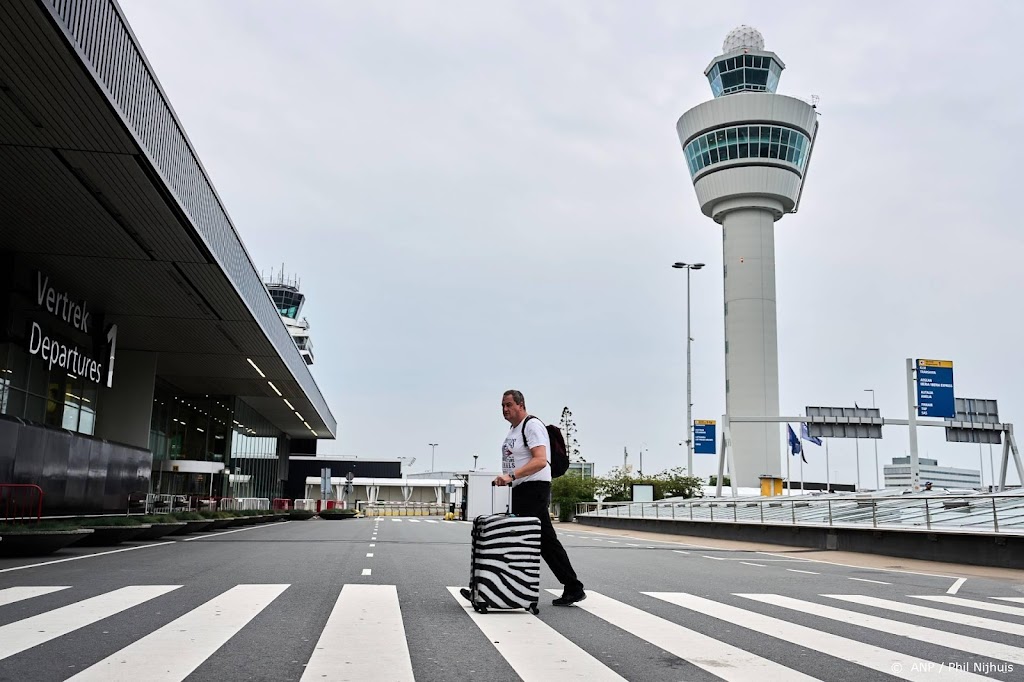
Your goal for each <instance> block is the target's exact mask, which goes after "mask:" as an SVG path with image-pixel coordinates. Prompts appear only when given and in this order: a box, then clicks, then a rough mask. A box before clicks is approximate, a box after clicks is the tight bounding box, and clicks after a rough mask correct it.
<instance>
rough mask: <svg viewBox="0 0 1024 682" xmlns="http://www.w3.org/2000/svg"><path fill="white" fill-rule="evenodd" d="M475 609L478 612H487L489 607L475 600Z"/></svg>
mask: <svg viewBox="0 0 1024 682" xmlns="http://www.w3.org/2000/svg"><path fill="white" fill-rule="evenodd" d="M473 610H474V611H476V612H477V613H487V607H486V606H484V605H483V604H477V603H475V602H474V604H473Z"/></svg>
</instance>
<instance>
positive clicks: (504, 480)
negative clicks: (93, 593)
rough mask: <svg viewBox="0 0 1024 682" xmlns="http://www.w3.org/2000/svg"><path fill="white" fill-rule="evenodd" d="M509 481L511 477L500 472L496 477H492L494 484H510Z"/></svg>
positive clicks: (510, 481)
mask: <svg viewBox="0 0 1024 682" xmlns="http://www.w3.org/2000/svg"><path fill="white" fill-rule="evenodd" d="M511 483H512V477H511V476H505V475H504V474H502V475H501V476H498V477H497V478H496V479H494V485H510V484H511Z"/></svg>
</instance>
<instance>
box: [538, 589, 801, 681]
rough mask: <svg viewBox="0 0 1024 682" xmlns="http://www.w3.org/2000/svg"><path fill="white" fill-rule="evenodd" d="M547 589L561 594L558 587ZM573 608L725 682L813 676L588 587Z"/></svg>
mask: <svg viewBox="0 0 1024 682" xmlns="http://www.w3.org/2000/svg"><path fill="white" fill-rule="evenodd" d="M548 592H550V593H551V594H561V592H560V591H558V590H548ZM576 608H580V609H583V610H584V611H586V612H587V613H591V614H593V615H595V616H597V617H598V618H600V619H601V620H604V621H607V622H608V623H611V624H612V625H614V626H615V627H617V628H621V629H623V630H625V631H626V632H628V633H630V634H632V635H635V636H637V637H639V638H640V639H643V640H645V641H647V642H650V643H651V644H653V645H654V646H656V647H658V648H659V649H664V650H665V651H667V652H668V653H670V654H672V655H673V656H678V657H679V658H682V659H684V660H686V661H688V662H690V663H692V664H693V665H695V666H697V667H698V668H701V669H703V670H706V671H708V672H709V673H711V674H713V675H717V676H718V677H720V678H722V679H723V680H727V681H728V682H764V680H792V681H793V682H801V681H808V680H816V679H817V678H816V677H811V676H809V675H804V674H803V673H800V672H797V671H796V670H793V669H791V668H787V667H786V666H784V665H781V664H779V663H776V662H775V661H770V660H768V659H766V658H761V657H760V656H757V655H756V654H752V653H750V652H748V651H744V650H743V649H740V648H739V647H735V646H732V645H731V644H726V643H725V642H720V641H719V640H717V639H714V638H713V637H708V636H707V635H705V634H702V633H700V632H696V631H694V630H690V629H688V628H685V627H683V626H682V625H678V624H676V623H673V622H672V621H669V620H665V619H664V618H660V617H658V616H655V615H654V614H651V613H648V612H646V611H643V610H641V609H638V608H636V607H633V606H629V605H628V604H623V603H622V602H620V601H616V600H614V599H611V598H610V597H606V596H604V595H603V594H598V593H597V592H593V591H590V590H588V591H587V599H586V601H581V602H577V603H576Z"/></svg>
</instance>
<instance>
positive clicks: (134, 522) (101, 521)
mask: <svg viewBox="0 0 1024 682" xmlns="http://www.w3.org/2000/svg"><path fill="white" fill-rule="evenodd" d="M71 521H72V522H73V523H74V524H75V525H77V526H80V527H82V528H111V527H121V526H141V525H142V521H141V520H139V518H138V517H137V516H95V517H82V518H77V519H71Z"/></svg>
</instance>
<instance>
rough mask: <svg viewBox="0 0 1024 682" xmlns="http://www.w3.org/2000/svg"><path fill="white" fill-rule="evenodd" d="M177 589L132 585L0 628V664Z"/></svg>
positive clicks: (162, 586) (163, 586)
mask: <svg viewBox="0 0 1024 682" xmlns="http://www.w3.org/2000/svg"><path fill="white" fill-rule="evenodd" d="M179 587H181V585H134V586H131V587H122V588H121V589H119V590H114V591H112V592H107V593H105V594H101V595H99V596H96V597H90V598H89V599H85V600H83V601H80V602H76V603H74V604H69V605H68V606H62V607H60V608H59V609H54V610H52V611H47V612H46V613H40V614H39V615H38V616H32V617H30V618H25V619H23V620H19V621H17V622H15V623H10V624H8V625H4V626H3V627H0V660H3V659H5V658H7V657H8V656H13V655H15V654H17V653H20V652H22V651H25V650H26V649H31V648H32V647H34V646H38V645H40V644H42V643H43V642H49V641H50V640H51V639H56V638H57V637H62V636H63V635H66V634H67V633H69V632H74V631H75V630H77V629H79V628H84V627H85V626H86V625H92V624H93V623H95V622H96V621H99V620H103V619H104V618H109V617H110V616H112V615H114V614H115V613H120V612H121V611H124V610H125V609H130V608H131V607H133V606H138V605H139V604H141V603H143V602H146V601H149V600H150V599H155V598H156V597H159V596H161V595H164V594H167V593H168V592H171V591H173V590H176V589H178V588H179Z"/></svg>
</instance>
